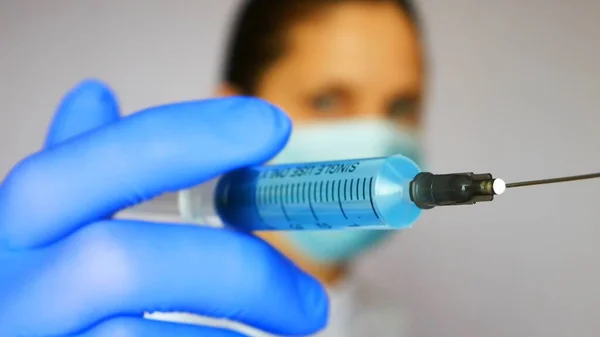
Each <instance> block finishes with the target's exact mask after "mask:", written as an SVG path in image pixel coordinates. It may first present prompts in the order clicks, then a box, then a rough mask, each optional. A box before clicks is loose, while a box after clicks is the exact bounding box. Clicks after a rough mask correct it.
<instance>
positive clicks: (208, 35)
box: [0, 0, 600, 337]
mask: <svg viewBox="0 0 600 337" xmlns="http://www.w3.org/2000/svg"><path fill="white" fill-rule="evenodd" d="M236 3H237V1H232V0H228V1H222V0H221V1H219V0H202V1H168V2H167V1H145V2H143V3H142V2H141V1H139V2H134V1H119V2H117V1H112V2H109V1H33V0H29V1H17V0H3V1H1V2H0V86H1V87H0V153H1V156H0V175H4V174H5V173H6V172H8V170H9V169H10V167H11V166H12V165H13V164H14V163H15V162H16V161H18V160H19V158H21V157H22V156H24V155H26V154H27V153H30V152H32V151H35V150H36V149H38V148H39V146H40V144H41V142H42V140H43V137H44V134H45V131H46V126H47V124H48V122H49V120H50V117H51V114H52V110H53V107H54V106H55V105H56V103H57V102H58V100H59V98H60V96H61V95H62V94H63V93H64V92H65V91H66V90H67V89H68V88H70V87H71V86H72V85H74V84H75V83H76V82H78V81H79V80H80V79H82V78H85V77H99V78H101V79H103V80H105V81H107V82H109V83H110V84H111V85H112V86H113V87H114V88H115V90H116V91H117V92H118V93H119V95H120V97H121V102H122V106H123V109H124V111H125V112H127V113H129V112H132V111H135V110H136V109H140V108H143V107H146V106H149V105H154V104H159V103H164V102H170V101H178V100H184V99H192V98H199V97H207V96H209V95H210V94H211V89H212V88H213V86H214V84H215V83H216V81H217V79H218V78H217V73H216V70H217V67H218V65H219V62H218V60H219V57H220V55H221V52H222V51H221V49H222V44H223V33H224V30H225V28H226V26H227V23H228V21H229V20H230V19H231V17H230V13H231V10H232V9H233V8H234V7H235V4H236ZM420 4H421V7H422V10H423V12H424V17H425V21H426V26H427V32H428V45H429V48H430V52H431V54H430V55H431V61H432V71H431V74H430V75H431V81H432V82H431V89H432V90H431V92H430V93H431V95H430V104H429V112H430V113H429V115H428V122H429V124H428V131H429V133H428V139H427V146H428V150H429V160H430V168H432V169H434V170H435V171H441V172H444V171H465V170H467V171H477V172H492V173H494V174H495V175H498V176H501V177H503V178H505V179H506V180H509V181H510V180H518V179H528V178H539V177H546V176H555V175H562V174H578V173H585V172H587V171H591V170H600V154H599V150H598V149H600V133H598V132H597V130H598V123H600V117H599V116H598V108H599V106H600V95H599V94H600V62H599V60H600V2H598V1H592V0H590V1H585V0H578V1H564V0H551V1H542V0H504V1H481V0H454V1H447V0H422V1H420ZM599 190H600V181H594V182H588V183H573V184H566V185H556V186H552V187H538V188H531V189H529V190H527V189H523V190H512V191H508V192H507V193H506V194H505V195H504V196H502V197H501V198H498V199H497V201H496V202H494V203H490V204H485V205H483V204H482V205H479V206H476V207H457V208H450V209H438V210H433V211H431V212H429V213H428V214H426V215H425V216H424V218H423V220H422V221H421V223H419V224H418V226H416V227H415V228H414V229H412V230H408V231H405V232H403V233H402V234H401V235H399V236H398V237H396V238H395V239H394V240H393V242H391V243H390V244H388V245H386V246H385V247H382V248H381V249H379V250H377V251H375V252H373V254H370V255H369V256H368V257H366V258H365V259H364V261H362V262H361V265H360V268H359V269H360V271H361V272H362V273H364V274H365V275H366V277H369V278H371V279H372V280H373V281H374V282H376V283H377V284H378V285H380V286H381V287H383V288H385V289H388V290H389V291H391V292H392V293H393V294H394V296H396V297H397V299H398V301H401V303H403V304H404V305H405V307H406V308H407V310H408V311H409V312H410V313H411V314H412V316H413V321H414V325H413V330H414V332H415V336H423V337H425V336H446V337H447V336H456V337H464V336H489V337H493V336H506V337H508V336H530V337H533V336H536V337H537V336H539V337H542V336H543V337H548V336H580V337H583V336H590V337H591V336H600V309H599V306H600V289H599V287H600V262H599V261H600V259H599V258H600V245H598V244H597V242H598V240H599V239H600V226H599V223H598V215H599V214H600V212H598V208H597V207H598V206H597V200H598V191H599Z"/></svg>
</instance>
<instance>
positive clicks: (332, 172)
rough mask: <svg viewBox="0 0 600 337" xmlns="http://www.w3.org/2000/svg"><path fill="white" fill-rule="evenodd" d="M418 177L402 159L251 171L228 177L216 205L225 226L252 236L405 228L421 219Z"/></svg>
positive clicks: (218, 190)
mask: <svg viewBox="0 0 600 337" xmlns="http://www.w3.org/2000/svg"><path fill="white" fill-rule="evenodd" d="M419 172H420V169H419V167H418V166H417V165H416V164H415V163H414V162H413V161H412V160H411V159H409V158H407V157H404V156H402V155H396V156H391V157H384V158H369V159H354V160H340V161H328V162H316V163H304V164H302V163H300V164H283V165H272V166H261V167H251V168H245V169H241V170H238V171H234V172H231V173H229V174H227V175H225V176H224V177H223V178H222V179H221V181H220V182H219V183H218V185H217V188H216V191H215V199H214V202H215V207H216V210H217V213H218V215H219V217H220V218H221V219H222V221H223V222H224V223H225V224H226V225H229V226H231V227H235V228H240V229H245V230H249V231H255V230H290V229H292V230H319V229H327V230H331V229H348V228H353V227H363V228H372V229H392V228H394V229H401V228H406V227H410V226H411V225H412V224H413V223H414V222H415V221H416V220H417V219H418V217H419V215H420V214H421V209H420V208H418V207H417V206H416V205H415V204H414V203H413V202H412V200H411V198H410V182H411V181H412V179H414V178H415V176H416V175H417V174H418V173H419Z"/></svg>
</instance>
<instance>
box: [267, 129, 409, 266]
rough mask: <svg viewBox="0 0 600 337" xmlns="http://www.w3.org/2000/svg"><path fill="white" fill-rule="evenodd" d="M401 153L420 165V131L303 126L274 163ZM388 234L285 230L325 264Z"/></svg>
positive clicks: (345, 258) (303, 249) (299, 246)
mask: <svg viewBox="0 0 600 337" xmlns="http://www.w3.org/2000/svg"><path fill="white" fill-rule="evenodd" d="M394 154H403V155H405V156H407V157H409V158H411V159H413V160H414V161H415V162H417V163H420V162H421V158H420V157H421V146H420V139H419V135H418V132H416V131H414V130H413V129H402V128H399V127H397V126H395V125H393V124H391V123H390V122H387V121H384V120H364V119H360V120H347V121H341V122H339V121H338V122H327V123H319V124H311V125H304V126H300V127H297V128H295V129H294V131H293V132H292V136H291V138H290V141H289V142H288V144H287V145H286V147H285V149H284V150H283V151H282V152H281V153H280V154H279V155H278V156H277V157H276V158H275V159H274V163H277V164H282V163H297V162H311V161H326V160H342V159H352V158H368V157H384V156H390V155H394ZM392 233H393V231H388V230H338V231H330V232H324V231H301V232H300V231H298V232H286V234H285V235H286V237H287V238H288V239H289V240H290V241H291V242H292V243H293V244H294V246H295V247H296V248H297V249H298V250H299V251H301V252H302V253H304V254H306V255H307V256H308V257H309V258H311V259H312V260H314V261H316V262H319V263H323V264H338V263H342V262H345V261H349V260H351V259H353V258H354V257H356V256H357V255H358V254H360V253H362V252H364V251H365V250H367V249H369V248H370V247H372V246H374V245H375V244H377V243H379V242H381V241H382V240H383V239H385V238H387V237H388V236H389V235H390V234H392Z"/></svg>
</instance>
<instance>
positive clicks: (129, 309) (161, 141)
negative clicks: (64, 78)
mask: <svg viewBox="0 0 600 337" xmlns="http://www.w3.org/2000/svg"><path fill="white" fill-rule="evenodd" d="M289 132H290V122H289V120H288V119H287V117H286V116H285V115H284V114H283V113H281V112H280V111H279V110H277V109H276V108H274V107H272V106H270V105H268V104H266V103H264V102H262V101H260V100H257V99H251V98H228V99H215V100H206V101H199V102H187V103H180V104H171V105H165V106H160V107H154V108H150V109H147V110H144V111H142V112H140V113H138V114H134V115H132V116H129V117H126V118H121V117H119V108H118V104H117V102H116V100H115V98H114V96H113V95H112V94H111V91H110V90H109V89H107V88H106V87H105V86H103V85H102V84H101V83H99V82H96V81H87V82H84V83H83V84H81V85H80V86H78V87H77V88H76V89H74V90H73V91H71V92H70V93H69V94H68V95H67V96H66V98H65V99H64V100H63V102H62V103H61V105H60V107H59V110H58V112H57V114H56V117H55V119H54V121H53V125H52V127H51V128H50V133H49V136H48V139H47V142H46V146H45V148H44V149H43V150H42V151H40V152H38V153H35V154H33V155H31V156H30V157H28V158H26V159H24V160H23V161H21V162H20V163H19V164H18V165H16V166H15V167H14V169H13V170H12V171H11V172H10V174H9V175H8V176H7V177H6V179H5V180H4V181H3V182H2V184H1V185H0V336H2V337H12V336H86V337H87V336H94V337H104V336H107V337H108V336H128V337H130V336H131V337H137V336H139V337H142V336H144V337H152V336H178V337H179V336H181V337H185V336H237V334H234V333H233V332H230V331H225V330H218V329H213V328H209V327H199V326H192V325H182V324H175V323H170V322H160V321H154V320H149V319H144V317H143V314H144V312H155V311H161V312H189V313H196V314H200V315H204V316H211V317H223V318H229V319H232V320H235V321H238V322H241V323H244V324H247V325H251V326H254V327H256V328H259V329H262V330H264V331H268V332H271V333H275V334H279V335H293V336H296V335H305V334H310V333H313V332H315V331H317V330H319V329H320V328H322V327H323V326H324V325H325V322H326V315H327V310H328V305H327V299H326V294H325V292H324V290H323V288H322V287H321V286H320V285H319V284H318V283H317V282H316V281H315V280H314V279H313V278H311V277H309V276H307V275H305V274H304V273H302V272H301V271H300V270H299V269H298V268H297V267H295V266H294V265H293V264H292V263H291V262H289V261H288V260H287V259H285V258H284V257H282V256H281V255H280V254H279V253H278V252H276V251H275V250H274V249H272V248H271V247H270V246H269V245H267V244H266V243H265V242H263V241H261V240H260V239H258V238H256V237H254V236H252V235H250V234H245V233H239V232H235V231H231V230H224V229H215V228H209V227H200V226H181V225H172V224H163V223H148V222H140V221H125V220H111V215H113V214H114V213H115V212H117V211H119V210H121V209H123V208H125V207H128V206H131V205H134V204H136V203H139V202H141V201H145V200H148V199H150V198H152V197H155V196H157V195H159V194H161V193H163V192H167V191H170V192H171V191H176V190H180V189H183V188H188V187H191V186H194V185H197V184H199V183H202V182H203V181H206V180H209V179H211V178H213V177H216V176H218V175H219V174H221V173H223V172H225V171H229V170H232V169H235V168H239V167H242V166H246V165H258V164H261V163H264V162H266V161H268V160H269V159H270V158H271V157H272V156H274V155H275V154H276V153H277V152H278V151H279V150H280V149H281V148H282V147H283V146H284V144H285V142H286V140H287V137H288V134H289Z"/></svg>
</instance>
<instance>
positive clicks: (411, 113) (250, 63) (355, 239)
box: [218, 0, 424, 337]
mask: <svg viewBox="0 0 600 337" xmlns="http://www.w3.org/2000/svg"><path fill="white" fill-rule="evenodd" d="M423 75H424V69H423V56H422V47H421V41H420V37H419V32H418V27H417V21H416V17H415V12H414V9H413V7H412V5H411V3H410V2H409V1H404V0H376V1H368V0H364V1H361V0H346V1H344V0H287V1H280V0H272V1H267V0H255V1H247V2H246V4H245V5H244V7H243V8H242V9H241V12H240V14H239V17H238V19H237V24H236V26H235V27H234V30H233V34H232V37H231V41H230V48H229V50H228V55H227V58H226V63H225V71H224V76H223V83H222V85H221V86H220V88H219V90H218V94H219V95H220V96H235V95H252V96H257V97H260V98H263V99H265V100H267V101H269V102H271V103H273V104H275V105H277V106H279V107H281V108H282V109H283V110H284V111H285V112H286V113H287V114H288V115H289V116H290V117H291V119H292V121H293V123H294V130H293V132H292V137H291V139H290V141H289V143H288V144H287V146H286V147H285V149H284V150H283V152H281V153H280V154H279V155H278V156H277V157H276V158H275V160H274V161H275V162H303V161H317V160H334V159H349V158H360V157H376V156H387V155H392V154H396V153H402V154H405V155H407V156H409V157H412V158H413V159H414V160H415V161H417V162H418V161H419V159H420V148H419V142H418V137H417V135H418V130H419V129H420V127H421V121H422V114H421V109H420V107H421V98H422V97H423V94H424V92H423V90H424V89H423V84H424V78H423ZM390 234H392V233H391V232H390V231H379V230H374V231H339V232H338V231H336V232H328V233H325V232H314V233H313V232H292V233H289V234H280V233H266V234H258V235H259V236H261V237H262V238H264V239H265V240H267V241H268V242H269V243H271V244H272V245H273V246H274V247H276V248H277V249H278V250H280V251H281V252H283V253H284V254H285V255H287V256H288V257H289V258H291V259H292V260H293V261H295V262H296V263H297V264H298V265H299V266H300V267H301V268H302V269H304V270H305V271H307V272H309V273H310V274H312V275H313V276H315V277H316V278H317V279H319V280H320V281H321V282H322V283H323V284H325V285H326V287H327V288H328V289H329V294H330V300H331V309H332V310H331V317H330V321H329V325H328V328H327V329H326V330H325V331H324V332H323V334H322V335H319V336H354V335H356V336H366V334H367V333H371V334H373V335H374V336H378V337H384V336H400V335H401V332H402V330H403V328H404V326H403V325H404V322H402V320H401V317H400V316H399V313H398V311H397V310H393V309H392V308H391V307H390V304H389V303H388V304H386V303H385V302H381V300H380V299H376V298H374V294H372V293H369V291H368V290H367V291H365V290H364V289H362V287H360V286H358V287H357V285H356V284H355V283H356V280H354V279H353V277H352V275H351V274H350V271H349V270H348V267H349V266H348V265H349V263H351V262H352V260H353V259H354V258H355V257H357V256H358V255H359V254H361V253H363V252H365V251H366V250H367V249H368V248H370V247H372V246H373V245H375V244H377V243H379V242H381V241H382V240H383V239H384V238H386V237H388V236H389V235H390ZM365 300H367V301H368V302H367V303H364V301H365ZM361 301H362V302H361ZM350 303H352V306H355V308H354V307H352V308H351V306H350ZM352 310H356V312H352ZM386 317H387V318H386ZM254 333H255V334H256V336H262V334H258V333H257V332H254ZM352 333H354V335H352ZM253 336H254V335H253Z"/></svg>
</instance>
